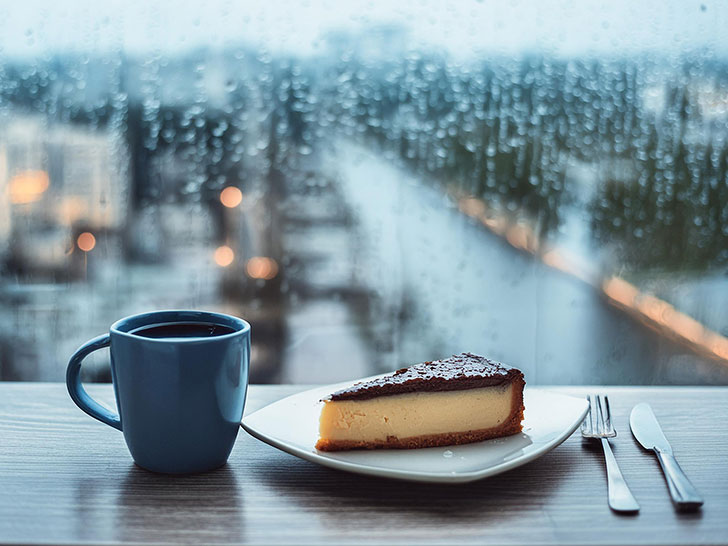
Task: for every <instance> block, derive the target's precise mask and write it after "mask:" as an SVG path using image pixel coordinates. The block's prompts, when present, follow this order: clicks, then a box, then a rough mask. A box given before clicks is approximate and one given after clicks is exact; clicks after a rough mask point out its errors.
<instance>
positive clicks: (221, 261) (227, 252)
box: [215, 245, 235, 267]
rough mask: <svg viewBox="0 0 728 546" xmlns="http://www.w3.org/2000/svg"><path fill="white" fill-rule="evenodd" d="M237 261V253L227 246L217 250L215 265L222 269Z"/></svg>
mask: <svg viewBox="0 0 728 546" xmlns="http://www.w3.org/2000/svg"><path fill="white" fill-rule="evenodd" d="M234 260H235V252H233V249H232V248H230V247H229V246H227V245H223V246H220V247H217V249H215V263H216V264H217V265H219V266H220V267H227V266H229V265H230V264H231V263H233V261H234Z"/></svg>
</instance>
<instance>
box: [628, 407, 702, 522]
mask: <svg viewBox="0 0 728 546" xmlns="http://www.w3.org/2000/svg"><path fill="white" fill-rule="evenodd" d="M629 426H630V428H631V429H632V434H634V437H635V438H636V439H637V441H638V442H639V443H640V444H642V447H644V448H645V449H651V450H652V451H654V452H655V453H656V454H657V460H658V461H660V466H661V467H662V471H663V472H664V473H665V479H666V481H667V487H668V489H669V490H670V496H671V497H672V501H673V502H674V503H675V507H676V508H677V509H678V510H695V509H697V508H699V507H700V506H702V504H703V498H702V497H701V496H700V493H698V491H697V489H695V487H693V484H692V483H690V480H688V477H687V476H686V475H685V472H683V470H682V468H680V465H679V464H677V460H676V459H675V456H674V455H673V454H672V447H671V446H670V442H668V441H667V438H665V435H664V434H663V433H662V429H661V428H660V424H659V423H658V422H657V417H655V414H654V412H653V411H652V408H651V407H650V405H649V404H645V403H644V402H643V403H641V404H637V405H636V406H635V407H634V408H632V413H631V414H630V416H629Z"/></svg>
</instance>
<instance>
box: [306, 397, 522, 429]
mask: <svg viewBox="0 0 728 546" xmlns="http://www.w3.org/2000/svg"><path fill="white" fill-rule="evenodd" d="M512 400H513V384H512V383H508V384H507V385H498V386H494V387H483V388H479V389H467V390H459V391H444V392H414V393H407V394H394V395H390V396H379V397H375V398H369V399H365V400H336V401H327V402H326V403H325V404H324V408H323V410H322V412H321V421H320V429H319V430H320V434H321V438H326V439H327V440H330V441H333V442H336V441H355V442H384V441H386V440H387V438H388V437H392V436H393V437H396V438H399V439H404V438H413V437H416V436H428V435H433V434H446V433H456V432H468V431H471V430H483V429H491V428H495V427H497V426H498V425H501V424H503V423H504V422H505V421H507V420H508V418H509V417H510V415H511V409H512V408H511V403H512Z"/></svg>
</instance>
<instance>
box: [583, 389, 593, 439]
mask: <svg viewBox="0 0 728 546" xmlns="http://www.w3.org/2000/svg"><path fill="white" fill-rule="evenodd" d="M586 400H587V402H589V406H590V408H591V395H590V394H587V395H586ZM590 411H591V410H590ZM588 424H589V413H588V412H587V415H586V416H584V419H583V420H582V422H581V433H582V435H584V436H588V435H589V433H590V432H591V431H590V430H587V425H588Z"/></svg>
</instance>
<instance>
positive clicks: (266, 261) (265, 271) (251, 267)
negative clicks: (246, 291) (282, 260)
mask: <svg viewBox="0 0 728 546" xmlns="http://www.w3.org/2000/svg"><path fill="white" fill-rule="evenodd" d="M245 271H246V272H247V273H248V276H250V277H251V278H253V279H264V280H270V279H272V278H273V277H275V276H276V275H277V274H278V264H277V263H276V261H275V260H274V259H273V258H266V257H263V256H256V257H255V258H250V259H249V260H248V264H247V265H246V267H245Z"/></svg>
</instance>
